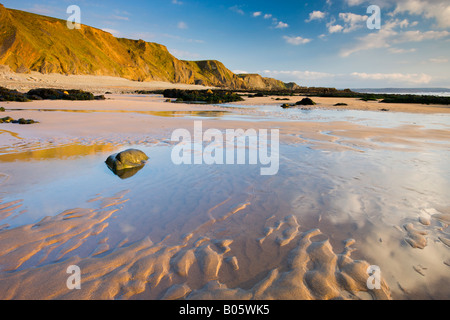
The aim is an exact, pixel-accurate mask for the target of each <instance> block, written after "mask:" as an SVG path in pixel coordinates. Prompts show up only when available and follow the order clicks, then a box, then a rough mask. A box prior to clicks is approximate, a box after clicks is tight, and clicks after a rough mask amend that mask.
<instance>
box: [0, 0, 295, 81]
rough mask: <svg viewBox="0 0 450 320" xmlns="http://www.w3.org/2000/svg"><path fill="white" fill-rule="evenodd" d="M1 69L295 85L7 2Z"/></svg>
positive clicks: (1, 15) (0, 18) (0, 17)
mask: <svg viewBox="0 0 450 320" xmlns="http://www.w3.org/2000/svg"><path fill="white" fill-rule="evenodd" d="M0 65H7V66H9V67H10V68H11V70H12V71H14V72H17V73H27V72H29V71H38V72H41V73H43V74H50V73H59V74H66V75H102V76H114V77H122V78H125V79H129V80H134V81H164V82H172V83H181V84H198V85H204V86H214V87H224V88H230V89H250V88H251V89H261V90H270V89H285V88H288V87H289V86H292V84H284V83H283V82H281V81H278V80H275V79H268V78H263V77H261V76H259V75H245V76H238V75H236V74H234V73H233V72H231V71H230V70H229V69H227V68H226V67H225V66H224V65H223V64H222V63H221V62H219V61H215V60H207V61H183V60H179V59H177V58H175V57H174V56H173V55H172V54H171V53H170V52H169V51H168V50H167V48H166V47H165V46H163V45H161V44H158V43H150V42H146V41H144V40H131V39H124V38H116V37H114V36H113V35H112V34H110V33H108V32H105V31H102V30H100V29H96V28H93V27H89V26H85V25H81V29H79V30H77V29H73V30H71V29H69V28H67V23H66V21H65V20H61V19H56V18H51V17H46V16H42V15H37V14H32V13H29V12H24V11H19V10H14V9H8V8H5V7H4V6H3V5H1V4H0Z"/></svg>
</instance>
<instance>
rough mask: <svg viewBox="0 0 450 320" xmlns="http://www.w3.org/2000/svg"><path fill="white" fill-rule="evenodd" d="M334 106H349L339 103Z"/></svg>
mask: <svg viewBox="0 0 450 320" xmlns="http://www.w3.org/2000/svg"><path fill="white" fill-rule="evenodd" d="M334 106H335V107H341V106H348V104H346V103H342V102H339V103H336V104H335V105H334Z"/></svg>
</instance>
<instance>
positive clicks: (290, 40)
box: [283, 36, 311, 46]
mask: <svg viewBox="0 0 450 320" xmlns="http://www.w3.org/2000/svg"><path fill="white" fill-rule="evenodd" d="M283 39H284V40H286V42H287V43H289V44H292V45H294V46H299V45H301V44H306V43H309V42H311V39H305V38H302V37H288V36H283Z"/></svg>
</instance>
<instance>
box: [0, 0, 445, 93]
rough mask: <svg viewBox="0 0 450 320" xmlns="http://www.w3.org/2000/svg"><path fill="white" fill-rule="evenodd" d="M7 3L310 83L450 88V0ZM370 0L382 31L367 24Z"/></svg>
mask: <svg viewBox="0 0 450 320" xmlns="http://www.w3.org/2000/svg"><path fill="white" fill-rule="evenodd" d="M1 2H2V3H3V4H4V5H5V6H6V7H8V8H14V9H20V10H25V11H30V12H34V13H39V14H43V15H48V16H53V17H58V18H63V19H66V18H67V17H68V16H69V15H68V14H67V13H66V9H67V7H68V6H69V5H74V4H75V5H78V6H79V7H80V9H81V22H82V23H83V24H86V25H90V26H94V27H97V28H100V29H103V30H105V31H108V32H111V33H112V34H113V35H115V36H118V37H125V38H132V39H143V40H146V41H150V42H157V43H161V44H163V45H165V46H167V48H168V49H169V51H170V52H171V53H172V54H173V55H175V56H176V57H177V58H180V59H186V60H203V59H216V60H220V61H222V62H223V63H224V64H225V65H226V66H227V67H228V68H229V69H230V70H232V71H234V72H238V73H241V72H248V73H259V74H261V75H263V76H268V77H274V78H277V79H280V80H283V81H286V82H289V81H294V82H296V83H298V84H299V85H304V86H327V87H336V88H367V87H371V88H384V87H447V88H450V1H448V0H398V1H388V0H371V1H363V0H342V1H337V0H321V1H298V0H297V1H283V0H280V1H253V0H252V1H245V2H240V1H235V0H213V1H195V0H150V1H149V0H147V1H136V0H129V1H118V0H109V1H104V0H97V1H95V2H93V1H86V0H78V1H77V0H69V1H67V0H62V1H61V0H41V1H31V0H3V1H1ZM370 5H377V6H379V7H380V9H381V29H379V30H377V29H374V30H371V29H369V28H368V27H367V21H366V20H367V19H368V18H369V17H370V16H371V15H372V14H371V13H367V8H368V7H369V6H370Z"/></svg>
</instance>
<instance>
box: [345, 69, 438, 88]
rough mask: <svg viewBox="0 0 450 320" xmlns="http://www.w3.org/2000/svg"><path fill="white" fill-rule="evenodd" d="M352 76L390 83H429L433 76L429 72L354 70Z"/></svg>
mask: <svg viewBox="0 0 450 320" xmlns="http://www.w3.org/2000/svg"><path fill="white" fill-rule="evenodd" d="M351 76H353V77H355V78H357V79H362V80H376V81H387V82H389V83H402V84H408V85H410V84H428V83H430V82H431V80H432V77H431V76H430V75H427V74H424V73H422V74H417V73H413V74H404V73H364V72H363V73H360V72H353V73H352V74H351Z"/></svg>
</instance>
